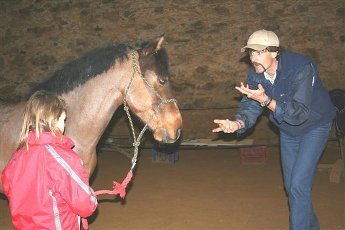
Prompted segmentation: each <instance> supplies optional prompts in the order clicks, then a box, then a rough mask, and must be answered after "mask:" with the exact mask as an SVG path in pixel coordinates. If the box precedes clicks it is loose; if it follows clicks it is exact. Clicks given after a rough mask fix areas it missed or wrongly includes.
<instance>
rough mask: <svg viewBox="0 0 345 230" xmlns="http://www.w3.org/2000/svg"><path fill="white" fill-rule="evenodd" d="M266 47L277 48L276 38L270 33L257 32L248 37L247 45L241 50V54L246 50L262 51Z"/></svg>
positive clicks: (265, 31)
mask: <svg viewBox="0 0 345 230" xmlns="http://www.w3.org/2000/svg"><path fill="white" fill-rule="evenodd" d="M268 46H276V47H279V39H278V36H277V35H276V34H275V33H274V32H272V31H268V30H258V31H255V32H254V33H253V34H252V35H250V37H249V38H248V42H247V45H246V46H245V47H243V48H241V52H245V51H246V49H253V50H263V49H265V48H267V47H268Z"/></svg>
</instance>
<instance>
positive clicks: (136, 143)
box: [123, 50, 176, 171]
mask: <svg viewBox="0 0 345 230" xmlns="http://www.w3.org/2000/svg"><path fill="white" fill-rule="evenodd" d="M136 52H137V51H136V50H132V51H131V57H132V63H133V74H132V77H131V79H130V80H129V82H128V84H127V86H126V89H125V95H124V98H123V105H124V107H123V108H124V110H125V111H126V114H127V117H128V120H129V123H130V125H131V130H132V135H133V147H134V155H133V158H132V167H131V170H130V171H133V169H134V167H135V165H136V162H137V158H138V147H139V145H140V139H141V138H142V136H143V135H144V133H145V131H146V130H147V127H148V123H149V122H150V121H151V120H152V118H153V114H152V115H151V117H150V119H149V120H148V123H146V124H145V126H144V127H143V129H142V130H141V132H140V133H139V135H138V137H137V138H136V137H135V131H134V126H133V121H132V118H131V115H130V112H129V107H128V105H127V95H128V90H129V87H130V86H131V85H132V82H133V79H134V77H135V74H136V73H137V74H138V75H139V76H140V78H141V79H142V80H143V81H144V82H145V84H146V85H147V86H148V87H149V88H150V89H151V91H152V92H153V93H154V94H155V95H156V97H157V98H158V99H159V101H160V102H159V104H158V105H157V106H156V109H157V110H159V109H160V107H161V105H163V104H167V103H176V99H174V98H170V99H165V98H162V97H161V96H160V95H159V94H158V92H157V90H155V88H154V87H153V86H152V85H151V84H150V83H149V82H148V81H147V80H146V79H145V78H144V76H143V74H142V73H141V71H140V70H139V66H138V64H137V60H136V55H135V53H136ZM138 60H139V57H138Z"/></svg>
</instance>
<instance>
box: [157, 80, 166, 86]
mask: <svg viewBox="0 0 345 230" xmlns="http://www.w3.org/2000/svg"><path fill="white" fill-rule="evenodd" d="M158 81H159V84H161V85H164V84H165V83H167V80H165V79H159V80H158Z"/></svg>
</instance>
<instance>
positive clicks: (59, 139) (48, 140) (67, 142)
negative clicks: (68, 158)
mask: <svg viewBox="0 0 345 230" xmlns="http://www.w3.org/2000/svg"><path fill="white" fill-rule="evenodd" d="M28 143H29V145H45V144H60V145H64V146H66V147H67V148H72V147H73V146H74V143H73V141H72V140H71V139H70V138H68V137H66V136H64V135H63V134H61V133H56V135H55V136H54V135H53V134H52V133H51V132H42V133H41V135H40V137H39V138H38V139H36V132H35V131H31V132H29V136H28Z"/></svg>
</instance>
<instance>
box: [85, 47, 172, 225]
mask: <svg viewBox="0 0 345 230" xmlns="http://www.w3.org/2000/svg"><path fill="white" fill-rule="evenodd" d="M135 53H136V51H135V50H132V52H131V56H132V63H133V74H132V77H131V79H130V81H129V82H128V84H127V86H126V89H125V95H124V97H123V109H124V110H125V111H126V114H127V117H128V120H129V124H130V126H131V131H132V136H133V147H134V154H133V157H132V166H131V169H130V170H129V172H128V173H127V176H126V177H125V179H124V180H123V181H122V183H119V182H117V181H113V190H99V191H96V192H95V195H96V196H98V195H100V194H111V195H117V194H119V195H120V197H121V198H124V197H125V196H126V187H127V185H128V183H129V182H130V181H131V179H132V177H133V170H134V168H135V165H136V164H137V159H138V152H139V151H138V149H139V146H140V140H141V138H142V137H143V135H144V133H145V131H146V130H147V127H148V123H149V122H150V121H151V119H152V118H153V115H154V114H152V115H151V117H150V119H149V120H148V123H146V124H145V126H144V128H143V129H142V130H141V132H140V133H139V135H138V137H136V135H135V130H134V125H133V121H132V117H131V114H130V112H129V107H128V105H127V95H128V90H129V87H130V86H131V84H132V81H133V79H134V77H135V73H137V74H138V75H139V76H140V77H141V79H142V80H143V81H144V82H145V83H146V85H147V86H149V87H150V89H151V90H152V91H153V92H154V93H155V95H156V96H157V97H158V98H159V100H160V103H159V104H158V106H157V109H158V110H159V109H160V107H161V105H162V104H167V103H176V99H174V98H170V99H163V98H162V97H161V96H160V95H159V94H158V92H157V91H156V90H155V89H154V88H153V86H152V85H151V84H150V83H149V82H148V81H147V80H146V79H145V78H144V76H143V75H142V73H141V72H140V71H139V67H138V64H137V61H136V59H135V58H136V56H135ZM82 224H83V229H85V230H87V229H89V224H88V222H87V218H82Z"/></svg>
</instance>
